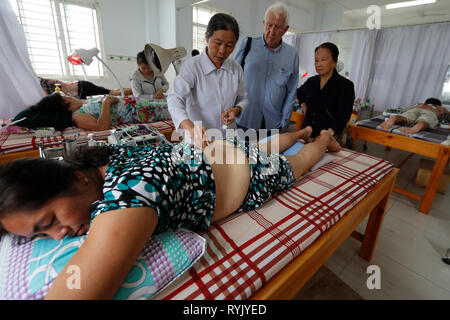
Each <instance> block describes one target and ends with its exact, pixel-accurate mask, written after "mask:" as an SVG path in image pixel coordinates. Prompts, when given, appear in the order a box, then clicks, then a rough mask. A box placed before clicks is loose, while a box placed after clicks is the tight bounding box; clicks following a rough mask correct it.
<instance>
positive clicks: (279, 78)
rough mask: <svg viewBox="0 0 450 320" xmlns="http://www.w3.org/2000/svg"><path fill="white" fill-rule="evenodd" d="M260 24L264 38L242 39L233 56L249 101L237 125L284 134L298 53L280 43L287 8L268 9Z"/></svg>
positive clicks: (280, 5)
mask: <svg viewBox="0 0 450 320" xmlns="http://www.w3.org/2000/svg"><path fill="white" fill-rule="evenodd" d="M263 24H264V34H263V36H261V37H256V38H250V37H249V38H246V39H244V40H243V41H242V42H241V44H240V46H239V49H238V50H237V51H236V54H235V56H234V59H235V60H236V61H237V62H239V63H241V65H242V66H243V68H244V83H245V87H246V89H247V93H248V98H249V104H248V106H247V108H246V110H244V111H243V113H242V114H241V116H240V117H239V118H238V119H237V121H236V123H237V126H238V128H241V129H244V130H247V129H255V130H258V129H268V130H269V129H280V130H285V129H286V128H287V126H288V124H289V120H290V117H291V113H292V110H293V107H292V106H293V105H294V103H295V98H296V89H297V85H298V54H297V50H296V49H295V48H294V47H292V46H290V45H288V44H286V43H284V42H283V41H282V40H281V38H282V37H283V35H284V34H285V33H286V31H287V30H288V29H289V12H288V9H287V7H286V6H285V5H284V4H283V3H277V4H274V5H272V6H270V7H269V8H268V9H267V10H266V13H265V16H264V20H263ZM249 41H251V42H250V45H249V46H247V44H248V42H249ZM246 49H247V50H246ZM245 52H247V54H245Z"/></svg>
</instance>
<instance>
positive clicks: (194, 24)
mask: <svg viewBox="0 0 450 320" xmlns="http://www.w3.org/2000/svg"><path fill="white" fill-rule="evenodd" d="M196 9H197V10H198V9H203V10H208V11H211V12H212V14H211V16H210V18H211V17H212V16H213V15H215V14H216V13H226V14H228V15H230V16H233V13H232V12H231V11H229V10H225V9H221V8H217V7H212V6H209V5H205V4H194V5H192V49H197V50H198V51H200V53H202V52H203V50H204V49H205V47H206V45H205V47H203V48H201V49H200V48H198V46H197V45H198V40H197V41H196V42H194V40H195V39H196V36H194V30H196V29H195V28H199V27H201V28H204V29H205V31H206V29H207V27H208V25H207V24H202V23H199V22H196V20H194V15H195V12H194V11H195V10H196Z"/></svg>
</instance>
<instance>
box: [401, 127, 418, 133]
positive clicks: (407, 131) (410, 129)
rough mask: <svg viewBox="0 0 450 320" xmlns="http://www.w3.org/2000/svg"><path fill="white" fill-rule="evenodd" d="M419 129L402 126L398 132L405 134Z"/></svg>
mask: <svg viewBox="0 0 450 320" xmlns="http://www.w3.org/2000/svg"><path fill="white" fill-rule="evenodd" d="M419 131H420V130H416V129H414V128H403V129H401V130H400V132H403V133H406V134H414V133H417V132H419Z"/></svg>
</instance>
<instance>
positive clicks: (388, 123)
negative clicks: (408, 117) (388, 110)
mask: <svg viewBox="0 0 450 320" xmlns="http://www.w3.org/2000/svg"><path fill="white" fill-rule="evenodd" d="M394 124H395V119H394V118H389V119H386V120H384V122H383V123H382V124H380V129H381V130H389V129H390V128H392V126H393V125H394Z"/></svg>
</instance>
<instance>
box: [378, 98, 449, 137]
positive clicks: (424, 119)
mask: <svg viewBox="0 0 450 320" xmlns="http://www.w3.org/2000/svg"><path fill="white" fill-rule="evenodd" d="M448 113H449V112H448V110H447V109H446V108H444V107H442V103H441V101H440V100H439V99H436V98H429V99H427V101H425V103H424V104H422V105H419V106H417V107H414V108H411V109H409V110H407V111H405V112H403V113H402V114H400V115H395V116H391V117H390V118H389V119H386V120H385V121H384V122H383V123H382V124H381V125H380V129H382V130H389V129H390V128H392V126H393V125H395V124H407V125H412V124H414V126H412V127H411V128H403V129H401V130H400V131H401V132H403V133H406V134H414V133H417V132H419V131H422V130H425V129H427V128H435V127H436V126H437V125H438V124H439V117H441V116H442V115H445V114H448Z"/></svg>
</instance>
